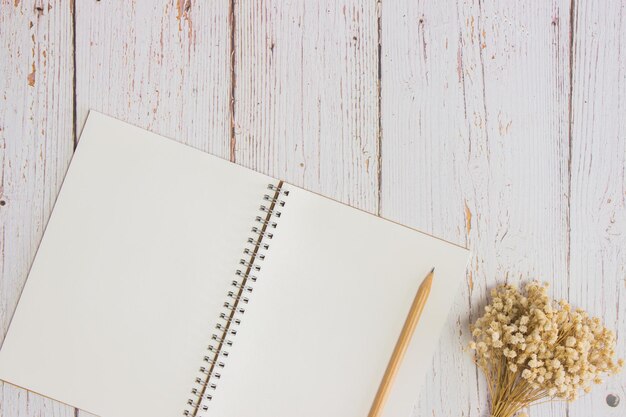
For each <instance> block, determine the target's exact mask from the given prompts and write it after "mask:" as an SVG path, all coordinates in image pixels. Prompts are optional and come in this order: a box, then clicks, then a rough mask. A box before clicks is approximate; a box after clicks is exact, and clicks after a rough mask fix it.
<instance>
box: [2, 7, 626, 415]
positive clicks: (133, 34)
mask: <svg viewBox="0 0 626 417" xmlns="http://www.w3.org/2000/svg"><path fill="white" fill-rule="evenodd" d="M0 1H1V3H0V5H1V6H0V7H1V9H0V48H1V49H0V72H1V73H2V77H0V92H1V93H2V96H0V140H1V141H2V143H1V144H0V161H1V162H0V163H1V164H2V174H1V175H2V177H0V178H1V181H0V227H1V228H2V238H1V240H0V242H1V243H0V245H1V249H2V250H1V251H0V254H1V255H0V256H1V258H0V259H2V265H1V266H2V268H1V272H0V274H1V275H0V340H2V338H3V335H4V333H5V332H6V328H7V326H8V323H9V321H10V317H11V315H12V314H13V310H14V308H15V305H16V303H17V300H18V297H19V293H20V291H21V288H22V286H23V284H24V281H25V279H26V275H27V272H28V269H29V267H30V264H31V262H32V258H33V256H34V253H35V251H36V248H37V245H38V244H39V240H40V238H41V235H42V233H43V229H44V227H45V223H46V221H47V218H48V215H49V213H50V210H51V208H52V205H53V203H54V200H55V198H56V194H57V192H58V189H59V186H60V184H61V181H62V178H63V175H64V173H65V170H66V168H67V164H68V161H69V159H70V157H71V154H72V150H73V144H74V141H75V134H74V133H75V132H78V133H79V132H80V129H81V127H82V123H83V122H84V120H85V117H86V115H87V111H88V110H89V109H90V108H91V109H95V110H99V111H102V112H104V113H107V114H110V115H112V116H115V117H118V118H121V119H124V120H127V121H129V122H131V123H133V124H136V125H138V126H140V127H143V128H148V129H150V130H152V131H154V132H156V133H160V134H163V135H165V136H169V137H171V138H173V139H175V140H178V141H182V142H184V143H187V144H189V145H191V146H194V147H196V148H199V149H202V150H204V151H207V152H210V153H213V154H215V155H218V156H220V157H223V158H227V159H230V160H233V161H235V162H237V163H239V164H242V165H245V166H248V167H251V168H254V169H256V170H258V171H260V172H263V173H266V174H269V175H273V176H276V177H280V178H283V179H285V180H287V181H289V182H292V183H294V184H297V185H300V186H303V187H305V188H308V189H310V190H312V191H316V192H320V193H322V194H324V195H327V196H330V197H333V198H336V199H338V200H340V201H343V202H346V203H348V204H351V205H354V206H356V207H359V208H362V209H365V210H368V211H370V212H375V213H379V214H382V215H383V216H385V217H388V218H391V219H392V220H396V221H400V222H402V223H405V224H408V225H410V226H414V227H418V228H420V229H423V230H425V231H427V232H430V233H433V234H435V235H438V236H441V237H443V238H446V239H448V240H451V241H453V242H455V243H459V244H462V245H467V246H469V247H470V248H471V250H472V253H473V255H472V260H471V262H470V266H469V269H468V275H467V277H466V285H465V286H464V288H463V291H462V292H461V293H460V294H457V296H456V303H455V308H454V311H453V312H452V313H451V315H450V317H449V326H448V330H446V331H444V334H443V336H442V339H441V342H440V347H439V353H438V354H437V355H436V357H435V358H433V366H432V371H431V373H430V374H429V375H428V376H427V380H428V383H427V384H426V385H425V387H424V389H423V390H422V392H421V393H419V392H416V393H415V397H416V400H417V405H416V408H415V410H414V412H413V415H415V416H438V417H444V416H465V417H470V416H476V417H479V416H480V417H482V416H484V415H487V403H486V392H485V391H486V386H485V385H484V382H483V380H482V376H481V375H480V374H479V373H478V372H477V371H476V369H475V367H474V366H473V365H472V364H471V362H470V360H469V356H468V355H467V354H466V353H464V352H463V351H462V347H463V345H465V343H466V342H467V341H468V337H469V336H468V329H467V325H468V322H469V320H470V319H475V318H476V317H477V316H478V315H479V314H480V312H481V308H482V306H483V304H484V303H485V299H486V297H485V295H486V292H487V291H488V289H490V288H491V287H492V286H493V285H494V284H495V283H496V282H500V281H502V280H508V281H509V282H520V281H523V280H527V279H532V278H539V279H542V280H545V281H548V282H551V283H552V287H553V289H552V293H553V294H554V296H555V297H568V298H570V300H571V301H572V303H574V304H575V305H579V306H582V307H584V308H586V309H589V310H590V311H591V312H593V313H595V314H598V315H600V316H602V317H603V319H604V320H606V322H607V324H608V325H609V326H611V327H613V328H615V329H616V330H617V331H618V340H619V349H620V354H621V356H626V343H624V335H625V334H626V327H625V326H626V324H625V323H626V320H624V314H625V311H626V310H625V308H626V307H625V306H626V300H625V297H626V253H625V252H624V248H625V247H626V245H625V243H626V172H625V170H626V168H625V166H626V131H625V129H626V125H625V123H626V113H625V111H624V108H625V106H624V102H625V100H626V79H625V74H626V62H625V58H624V57H625V56H626V50H625V48H626V46H625V45H626V30H624V28H625V27H626V26H625V22H624V19H625V13H626V10H625V6H624V5H623V4H622V3H621V2H619V1H618V0H610V1H606V2H598V1H589V2H582V1H580V0H551V1H549V2H535V3H532V4H529V3H526V2H497V1H493V0H489V1H485V0H457V1H452V0H446V1H440V2H427V1H423V0H420V1H417V2H414V1H408V0H398V1H393V2H380V1H379V2H369V3H363V2H358V1H356V0H340V1H322V2H306V1H304V0H297V1H290V2H240V1H236V0H230V1H222V2H196V1H192V0H163V1H158V2H140V1H136V0H132V1H126V2H110V1H95V0H94V1H92V0H89V1H84V2H76V3H77V4H76V7H75V8H70V4H72V3H67V2H60V1H50V2H46V3H43V2H40V1H39V0H37V1H33V0H31V1H25V0H18V1H15V0H0ZM74 33H75V35H76V36H75V38H74V36H73V34H74ZM74 62H75V66H74ZM2 202H4V205H2ZM608 394H616V395H618V396H620V397H621V403H620V404H619V406H618V407H614V408H611V407H608V406H607V404H606V396H607V395H608ZM625 407H626V374H623V375H622V376H621V377H618V378H613V379H611V380H609V381H608V383H607V385H606V387H602V388H600V389H598V390H596V391H595V392H594V393H593V394H592V395H590V396H588V397H586V398H584V399H583V400H581V401H580V402H578V403H576V404H573V405H570V406H566V405H563V404H553V405H544V406H540V407H538V408H533V409H531V410H530V414H531V415H532V416H549V415H550V416H551V415H570V416H571V417H575V416H583V415H585V416H587V415H597V414H599V415H603V416H618V415H619V416H623V415H624V414H626V411H625V410H626V408H625ZM75 413H76V414H78V415H81V417H88V414H87V413H84V412H79V411H77V410H74V409H72V408H71V407H67V406H63V405H60V404H58V403H56V402H54V401H52V400H48V399H43V398H42V397H40V396H37V395H36V394H33V393H28V392H26V391H24V390H19V389H16V388H14V387H12V386H10V385H8V384H2V383H0V416H1V417H14V416H35V415H37V416H38V415H42V416H62V417H66V416H72V415H75Z"/></svg>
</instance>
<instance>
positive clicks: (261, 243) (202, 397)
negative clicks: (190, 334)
mask: <svg viewBox="0 0 626 417" xmlns="http://www.w3.org/2000/svg"><path fill="white" fill-rule="evenodd" d="M282 186H283V182H282V181H279V182H278V184H277V185H274V184H268V186H267V189H268V190H270V191H269V192H268V193H266V194H264V195H263V201H264V204H262V205H261V206H260V207H259V210H260V211H261V212H262V214H261V215H258V216H256V217H255V219H254V221H255V222H256V223H257V225H256V226H254V227H252V229H251V230H250V231H251V233H252V235H251V236H250V237H249V238H248V239H247V242H246V244H247V245H248V246H247V247H245V248H244V249H243V257H242V258H241V259H240V260H239V269H237V270H236V271H235V277H236V278H235V279H233V280H232V281H231V288H232V289H231V290H230V291H228V293H227V294H226V297H227V300H226V301H225V302H224V304H223V306H222V307H223V310H222V312H221V313H220V315H219V317H218V321H217V323H216V324H215V327H214V329H215V332H214V333H213V334H212V335H211V339H210V341H209V343H208V345H207V355H206V356H205V357H204V358H203V366H201V367H200V368H199V369H198V376H197V377H196V379H195V382H194V387H193V388H192V390H191V396H190V398H189V399H188V400H187V406H186V408H185V410H184V411H183V415H185V416H189V417H200V416H202V415H203V412H205V411H207V410H208V405H207V403H208V402H210V401H211V400H212V399H213V392H214V391H215V390H216V389H217V385H218V383H217V381H218V380H219V379H220V378H221V376H222V369H223V368H224V367H225V366H226V360H227V359H228V355H229V351H228V348H229V347H230V346H232V345H233V343H234V340H233V339H234V337H235V336H236V335H237V327H238V326H239V325H240V324H241V320H242V316H243V314H244V313H245V311H246V308H245V305H246V304H248V302H249V301H250V298H249V297H250V296H251V294H252V292H253V291H254V285H255V284H256V283H257V279H258V277H257V276H256V275H254V274H253V273H255V272H259V271H261V265H260V263H261V262H262V261H263V260H265V256H266V253H265V252H267V250H268V249H269V248H270V245H269V243H268V242H267V241H268V240H271V239H272V238H273V237H274V233H273V231H274V229H276V227H277V226H278V223H277V219H278V218H279V217H280V215H281V211H280V209H281V208H282V207H284V206H285V200H284V198H285V197H287V196H288V195H289V190H283V189H282Z"/></svg>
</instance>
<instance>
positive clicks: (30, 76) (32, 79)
mask: <svg viewBox="0 0 626 417" xmlns="http://www.w3.org/2000/svg"><path fill="white" fill-rule="evenodd" d="M36 73H37V69H36V68H35V63H34V62H33V66H32V71H31V72H30V74H28V77H26V78H27V80H28V85H30V86H31V87H34V86H35V74H36Z"/></svg>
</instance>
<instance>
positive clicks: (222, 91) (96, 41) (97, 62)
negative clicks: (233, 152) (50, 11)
mask: <svg viewBox="0 0 626 417" xmlns="http://www.w3.org/2000/svg"><path fill="white" fill-rule="evenodd" d="M76 17H77V18H76V108H77V114H78V122H79V124H81V125H82V123H84V121H85V119H86V117H87V113H88V111H89V109H93V110H98V111H101V112H103V113H105V114H108V115H110V116H113V117H117V118H120V119H123V120H126V121H128V122H129V123H132V124H135V125H137V126H140V127H142V128H146V129H149V130H151V131H153V132H155V133H159V134H161V135H164V136H167V137H170V138H173V139H175V140H178V141H180V142H183V143H186V144H188V145H191V146H193V147H195V148H198V149H201V150H204V151H207V152H210V153H212V154H214V155H218V156H221V157H226V158H227V157H228V149H229V148H228V143H229V141H228V137H229V132H230V121H229V117H230V116H229V103H230V101H229V100H230V99H229V97H230V70H229V62H230V59H229V55H230V53H231V51H230V49H229V48H230V46H229V45H230V44H229V40H228V39H229V36H230V35H229V24H228V4H227V3H226V2H210V3H203V2H191V1H189V0H177V1H159V2H142V1H123V2H107V1H86V2H78V3H77V5H76ZM80 127H81V126H79V130H80Z"/></svg>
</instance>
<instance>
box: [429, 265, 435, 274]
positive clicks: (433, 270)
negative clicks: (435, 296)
mask: <svg viewBox="0 0 626 417" xmlns="http://www.w3.org/2000/svg"><path fill="white" fill-rule="evenodd" d="M433 272H435V267H434V266H433V269H431V270H430V273H431V274H432V273H433Z"/></svg>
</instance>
